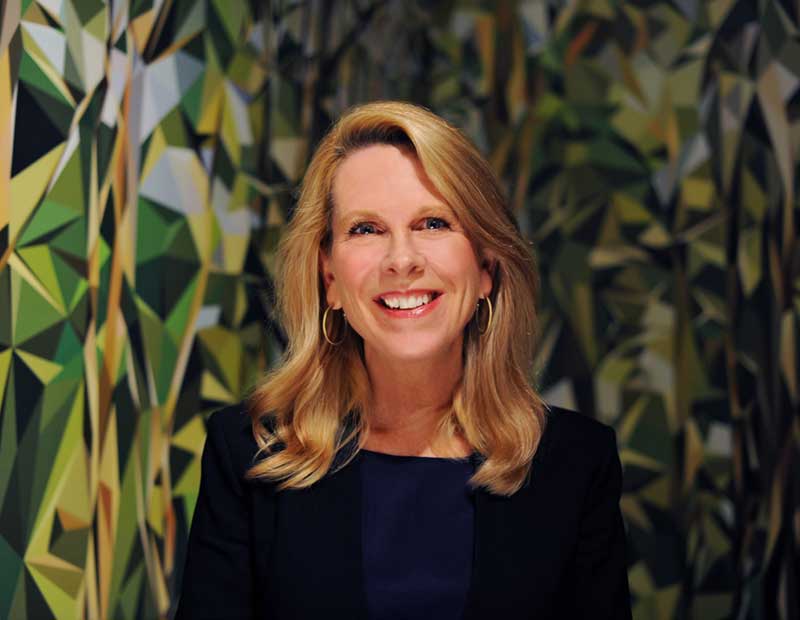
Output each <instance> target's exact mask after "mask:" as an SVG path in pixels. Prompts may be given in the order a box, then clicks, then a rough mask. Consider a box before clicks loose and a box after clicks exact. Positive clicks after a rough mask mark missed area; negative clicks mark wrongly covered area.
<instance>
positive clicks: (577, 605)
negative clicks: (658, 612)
mask: <svg viewBox="0 0 800 620" xmlns="http://www.w3.org/2000/svg"><path fill="white" fill-rule="evenodd" d="M603 431H604V441H603V442H602V447H603V449H602V455H601V457H600V459H599V466H598V467H597V469H596V472H595V475H594V481H593V484H592V486H591V488H590V489H589V492H588V495H587V496H586V499H585V502H584V506H583V511H582V514H581V519H580V526H579V530H578V542H577V548H576V552H575V556H574V560H573V566H572V575H571V579H570V582H571V584H572V585H573V588H574V589H573V591H572V593H571V596H570V597H569V601H570V603H571V605H572V606H573V610H572V613H571V614H567V616H565V617H570V618H592V620H600V619H603V618H608V619H609V620H611V619H614V620H616V619H618V618H621V619H629V618H631V607H630V593H629V589H628V571H627V561H626V538H625V526H624V524H623V521H622V512H621V511H620V507H619V501H620V496H621V493H622V465H621V464H620V460H619V454H618V452H617V442H616V436H615V434H614V430H613V429H611V428H609V427H603ZM568 583H569V582H568Z"/></svg>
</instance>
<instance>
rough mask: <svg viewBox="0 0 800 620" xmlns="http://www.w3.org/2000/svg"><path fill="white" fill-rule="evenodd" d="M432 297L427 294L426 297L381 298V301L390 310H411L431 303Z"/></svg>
mask: <svg viewBox="0 0 800 620" xmlns="http://www.w3.org/2000/svg"><path fill="white" fill-rule="evenodd" d="M432 297H433V296H432V295H429V294H427V293H426V294H425V295H417V296H414V295H411V296H410V297H381V301H383V303H385V304H386V305H387V306H389V307H390V308H394V309H398V308H400V309H402V310H410V309H412V308H418V307H419V306H423V305H425V304H427V303H429V302H430V301H431V299H432Z"/></svg>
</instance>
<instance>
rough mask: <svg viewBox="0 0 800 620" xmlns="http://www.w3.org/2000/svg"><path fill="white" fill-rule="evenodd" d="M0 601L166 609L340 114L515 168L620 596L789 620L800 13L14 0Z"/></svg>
mask: <svg viewBox="0 0 800 620" xmlns="http://www.w3.org/2000/svg"><path fill="white" fill-rule="evenodd" d="M0 16H1V18H2V22H0V402H1V403H2V405H1V406H2V409H0V617H2V618H15V619H16V618H20V619H28V618H30V619H34V618H48V617H58V618H77V617H87V618H156V617H168V616H169V615H170V614H171V613H172V612H173V611H174V607H175V603H176V601H177V599H178V596H179V584H180V579H181V572H182V562H183V559H184V552H185V542H186V535H187V530H188V526H189V523H190V519H191V515H192V511H193V508H194V504H195V500H196V496H197V485H198V481H199V475H200V469H199V456H200V453H201V450H202V446H203V439H204V433H205V430H204V418H205V417H206V416H207V414H208V413H210V412H211V411H213V410H215V409H217V408H219V407H220V406H222V405H224V404H227V403H232V402H236V401H237V400H239V399H240V397H241V396H242V395H243V394H244V393H245V392H246V390H247V389H248V388H249V387H250V386H252V385H253V383H254V382H255V381H256V380H257V379H258V377H259V376H260V374H261V373H262V372H263V371H264V370H265V369H266V368H267V367H269V366H270V365H271V364H272V363H273V362H274V361H275V360H276V359H277V358H278V356H279V355H280V352H281V350H282V347H283V346H284V344H285V339H284V336H283V333H282V331H281V328H280V326H279V325H277V324H276V322H275V320H274V315H273V310H272V308H273V302H274V299H273V294H272V284H271V283H272V274H273V267H274V251H275V246H276V240H277V239H278V237H279V235H280V234H281V230H282V228H283V226H284V223H285V221H286V219H287V218H288V217H289V216H290V215H291V210H292V205H293V199H294V196H295V193H294V192H295V189H296V187H297V183H298V181H299V179H300V178H301V177H302V174H303V170H304V168H305V165H306V163H307V161H308V158H309V155H310V153H311V152H312V150H313V148H314V145H315V144H316V142H317V141H318V140H319V138H320V136H321V135H322V133H323V132H324V131H325V129H326V128H327V127H328V126H329V125H330V123H331V121H332V120H333V119H335V118H336V117H337V116H338V115H339V114H340V112H341V111H342V110H344V109H346V108H347V107H348V106H350V105H352V104H354V103H358V102H362V101H368V100H374V99H383V98H398V99H404V100H410V101H415V102H418V103H421V104H424V105H426V106H428V107H430V108H431V109H433V110H434V111H436V112H437V113H439V114H442V115H444V116H445V117H447V118H448V119H450V120H452V121H453V122H455V123H456V124H458V125H459V126H460V127H462V128H463V129H464V131H465V132H466V133H467V134H468V135H469V136H470V137H471V138H472V139H473V140H474V142H475V143H476V144H477V145H478V147H479V148H480V149H481V150H482V151H483V152H484V153H485V154H486V156H487V157H488V158H489V160H490V161H491V163H492V165H493V166H494V168H495V169H496V170H497V172H498V173H499V174H500V175H501V177H502V178H503V180H504V182H505V184H506V188H507V191H508V195H509V197H510V200H511V201H512V203H513V205H514V208H515V211H516V213H517V216H518V219H519V222H520V225H521V227H522V229H523V231H524V232H525V234H526V235H527V236H528V237H529V238H530V239H531V240H532V241H533V242H534V245H535V248H536V251H537V254H538V257H539V261H540V264H541V270H542V278H543V285H544V289H543V296H542V300H541V302H540V309H541V313H542V320H543V328H542V334H541V342H540V347H539V352H538V359H537V363H538V368H540V373H539V384H540V385H539V387H540V389H541V390H542V392H543V393H544V394H545V396H546V397H547V398H548V399H549V400H550V401H551V402H553V403H555V404H560V405H564V406H568V407H572V408H575V409H578V410H580V411H581V412H583V413H585V414H587V415H590V416H595V417H597V418H599V419H601V420H603V421H604V422H606V423H609V424H612V425H613V426H614V427H615V428H616V430H617V434H618V440H619V445H620V451H621V456H622V461H623V464H624V468H625V474H624V489H623V498H622V508H623V513H624V516H625V520H626V525H627V528H628V534H629V578H630V584H631V590H632V597H633V608H634V617H635V618H637V619H638V618H641V619H644V618H654V619H671V618H700V619H704V620H705V619H709V620H711V619H715V618H741V619H745V618H747V619H767V618H769V619H773V618H782V619H789V618H797V617H798V616H800V602H799V601H798V593H799V592H800V560H799V558H800V553H799V551H800V370H799V365H800V357H799V356H798V347H799V345H800V338H799V337H798V330H799V329H800V245H798V238H800V234H799V233H800V223H798V222H799V221H800V207H799V206H798V205H800V201H799V200H798V195H797V194H798V191H800V182H799V180H800V174H798V173H799V172H800V169H799V168H798V161H800V151H799V148H800V89H799V88H798V87H799V86H800V35H799V34H798V27H800V4H798V2H796V1H794V0H780V1H779V0H709V1H700V0H637V1H633V2H619V1H616V0H527V1H524V0H499V1H496V2H488V1H478V0H472V1H468V0H463V1H462V0H447V1H439V2H423V1H421V0H418V1H399V0H335V1H325V0H306V1H300V0H295V1H289V0H286V1H273V2H269V1H268V0H261V1H256V0H251V1H244V0H130V1H102V0H0Z"/></svg>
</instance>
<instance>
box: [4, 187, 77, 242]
mask: <svg viewBox="0 0 800 620" xmlns="http://www.w3.org/2000/svg"><path fill="white" fill-rule="evenodd" d="M78 217H80V214H79V213H77V212H76V211H75V210H74V209H70V208H69V207H65V206H63V205H61V204H59V203H57V202H54V201H53V200H51V199H49V198H47V199H45V200H44V201H43V202H42V204H41V205H40V206H39V207H38V208H37V209H36V210H35V211H34V212H33V215H32V216H31V217H30V219H29V220H28V222H27V223H26V224H25V228H24V230H23V231H22V235H20V238H19V241H18V242H17V247H24V246H26V245H28V244H30V243H34V242H35V241H36V240H37V239H38V238H39V237H41V236H42V235H46V234H47V233H49V232H51V231H53V230H56V229H57V228H60V227H61V226H63V225H64V224H66V223H67V222H71V221H72V220H74V219H76V218H78Z"/></svg>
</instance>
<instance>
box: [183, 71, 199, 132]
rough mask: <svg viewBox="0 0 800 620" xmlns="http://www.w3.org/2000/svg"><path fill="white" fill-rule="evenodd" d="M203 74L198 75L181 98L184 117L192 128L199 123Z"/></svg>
mask: <svg viewBox="0 0 800 620" xmlns="http://www.w3.org/2000/svg"><path fill="white" fill-rule="evenodd" d="M204 78H205V72H203V73H201V74H200V77H198V78H197V79H196V80H195V81H194V83H193V84H192V85H191V86H190V87H189V88H188V89H186V92H185V93H184V95H183V98H182V105H183V109H184V111H185V112H186V116H188V117H189V120H190V121H191V122H192V126H193V127H195V128H197V123H198V122H199V121H200V107H201V104H202V101H203V90H204V86H205V79H204Z"/></svg>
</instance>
